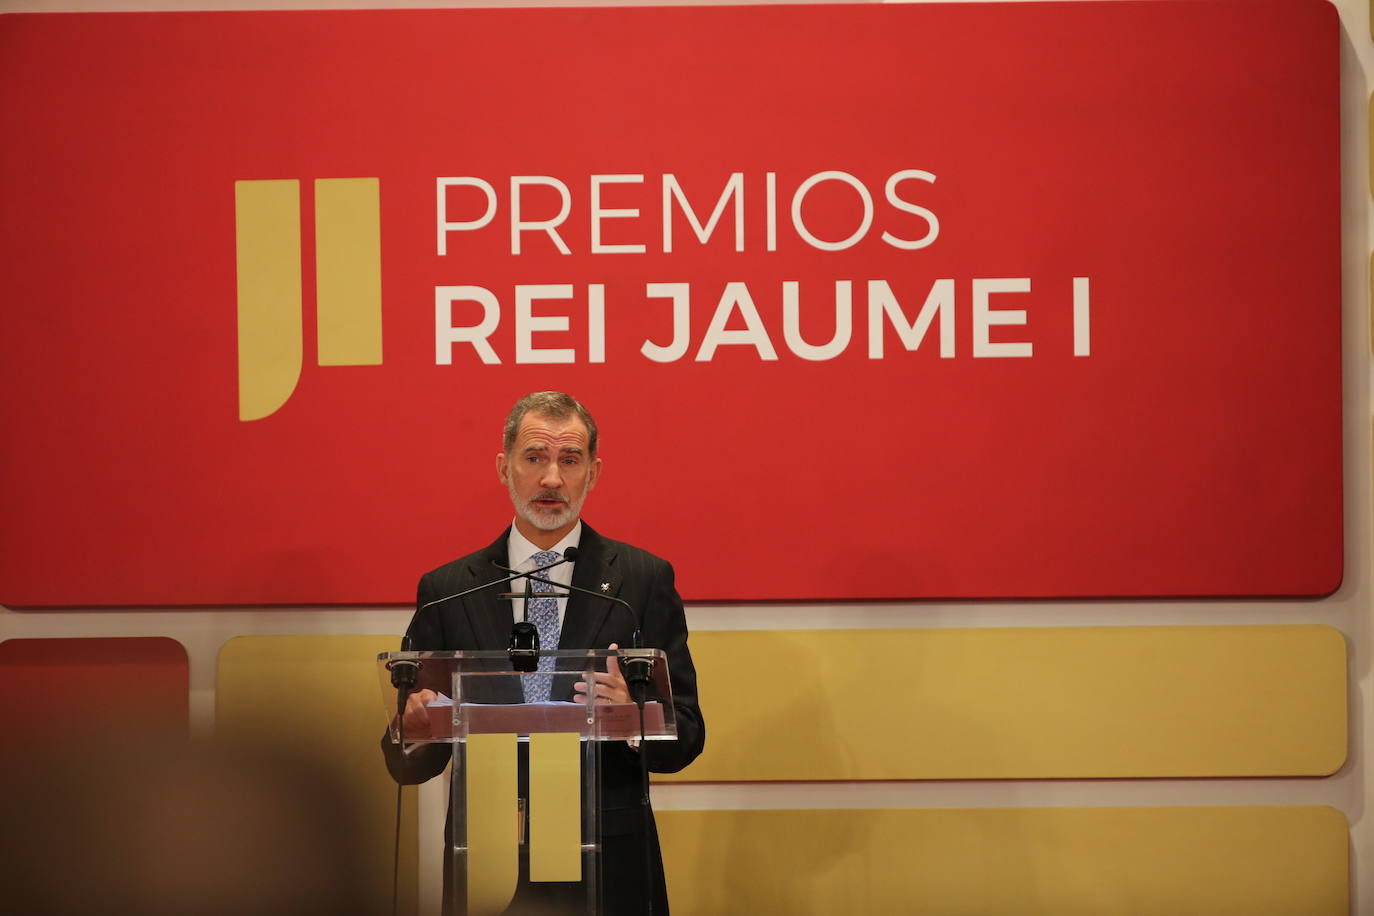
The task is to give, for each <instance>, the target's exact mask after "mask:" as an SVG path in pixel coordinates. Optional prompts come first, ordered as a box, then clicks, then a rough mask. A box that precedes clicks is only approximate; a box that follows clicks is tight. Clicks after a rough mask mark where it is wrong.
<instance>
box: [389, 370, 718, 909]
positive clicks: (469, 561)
mask: <svg viewBox="0 0 1374 916" xmlns="http://www.w3.org/2000/svg"><path fill="white" fill-rule="evenodd" d="M596 449H597V427H596V421H595V420H593V419H592V416H591V414H590V413H589V412H588V411H587V410H586V408H584V407H583V406H582V405H581V404H579V403H578V402H577V401H576V400H574V399H573V398H571V397H569V396H568V395H566V394H562V393H560V392H537V393H535V394H530V395H526V396H525V397H524V398H521V399H520V401H518V402H517V403H516V405H515V407H514V408H513V409H512V410H511V412H510V415H509V416H508V417H507V420H506V426H505V432H504V436H503V441H502V450H501V452H500V454H498V455H497V456H496V472H497V477H498V478H499V480H500V481H501V483H503V484H504V485H505V486H506V487H507V489H508V490H509V492H510V496H511V501H512V503H513V504H514V507H515V521H514V524H513V525H512V527H510V528H508V529H507V530H506V531H505V532H504V533H503V534H502V535H501V536H500V537H499V538H497V539H496V540H495V541H494V542H493V543H491V544H490V545H489V546H487V547H486V548H485V549H483V550H480V551H477V552H476V553H473V554H469V555H468V556H466V557H463V558H461V559H458V560H455V561H453V562H452V563H448V564H446V565H444V566H441V567H439V568H438V569H436V570H433V571H432V572H429V573H426V574H425V575H424V576H423V577H422V578H421V579H420V586H419V591H418V596H417V599H416V603H417V607H418V608H420V610H418V611H417V612H416V615H415V618H414V620H413V621H412V622H411V625H410V630H409V633H408V635H409V636H410V638H411V647H412V648H413V649H416V650H425V649H431V650H454V649H504V648H506V646H507V644H508V642H509V637H510V632H511V627H512V624H513V622H514V619H515V610H514V609H513V608H512V602H510V601H506V600H502V599H500V598H499V597H498V595H499V593H500V591H501V587H500V586H494V587H492V588H487V589H483V590H481V591H478V592H475V593H474V594H472V595H469V596H466V597H464V598H458V599H454V600H451V601H441V600H439V599H443V598H444V597H445V596H447V595H454V594H457V593H459V592H462V591H465V590H467V589H470V588H473V587H474V586H478V585H482V584H484V583H489V582H496V581H497V580H499V579H501V578H502V577H504V576H505V575H506V573H504V572H502V571H501V570H500V569H499V568H498V565H499V566H508V567H511V568H513V569H519V570H521V571H529V570H532V569H534V568H536V567H537V566H542V565H546V562H547V560H545V561H542V562H540V561H536V557H537V556H546V554H541V552H546V551H552V552H554V553H557V554H560V555H561V554H562V553H563V552H564V551H565V550H566V548H567V547H569V546H572V547H576V548H577V558H576V562H575V563H572V564H565V565H563V566H559V567H555V568H554V569H552V570H549V571H548V573H545V574H544V575H545V576H546V577H548V578H551V579H554V580H555V581H561V582H562V583H563V584H567V583H568V581H569V577H570V579H571V584H572V585H574V586H577V587H580V588H584V589H588V590H591V591H593V592H596V593H598V594H605V595H607V596H610V597H616V598H620V599H622V600H624V601H626V602H627V603H628V604H629V605H630V606H631V607H632V608H634V609H635V613H637V614H638V615H639V616H640V619H641V630H642V642H643V645H645V646H648V647H650V648H655V649H663V650H664V651H665V652H666V653H667V656H668V667H669V673H670V677H671V686H672V694H673V707H674V711H675V714H676V719H677V730H678V737H677V740H675V741H649V742H645V743H644V745H643V747H635V746H632V745H633V744H634V742H615V743H607V744H606V746H604V747H603V748H602V757H601V786H600V804H601V818H600V820H601V834H602V875H601V888H602V900H603V904H604V907H603V911H604V912H606V913H612V914H621V913H625V914H629V913H635V914H638V913H644V912H646V911H647V904H648V902H649V900H650V899H651V898H652V900H653V912H654V913H655V914H666V913H667V912H668V900H667V890H666V887H665V883H664V878H663V863H662V858H661V855H660V853H659V845H658V835H657V832H656V830H655V828H654V824H653V816H652V812H649V814H648V817H647V818H646V817H645V809H644V805H643V802H642V799H643V790H642V788H641V776H640V766H641V760H640V756H641V755H643V756H644V758H645V760H646V761H647V763H648V768H649V769H650V770H651V771H654V772H665V773H672V772H676V771H678V770H680V769H682V768H683V767H685V766H686V765H687V764H689V763H691V762H692V761H693V760H694V759H696V757H697V755H698V754H700V753H701V749H702V746H703V744H704V743H705V740H706V730H705V725H704V723H703V721H702V717H701V711H700V709H699V708H698V706H697V690H696V670H695V668H694V667H693V665H692V656H691V653H690V652H689V651H688V648H687V624H686V619H685V616H684V613H683V608H682V599H681V598H680V597H679V596H678V593H677V589H676V588H675V586H674V583H673V568H672V566H671V565H669V564H668V563H667V562H666V561H664V560H661V559H659V558H658V557H656V556H654V555H653V554H650V553H648V552H646V551H643V550H640V549H639V548H637V547H632V546H630V545H629V544H624V543H621V542H619V541H613V540H611V539H609V538H605V537H602V536H601V535H600V534H598V533H596V532H595V531H593V530H592V529H591V528H590V527H589V526H588V525H586V524H584V523H583V522H582V521H581V510H582V505H583V502H584V500H585V499H586V497H587V494H588V493H590V492H591V490H592V488H593V487H594V486H595V485H596V481H597V478H598V477H599V476H600V474H601V459H600V458H599V457H598V456H597V453H596ZM569 567H571V568H569ZM435 601H438V603H436V604H433V605H432V606H430V607H427V608H426V607H425V605H426V604H429V603H430V602H435ZM549 603H550V604H551V603H552V602H549ZM558 603H559V604H560V605H563V606H562V607H560V608H559V623H558V636H557V643H556V645H557V648H560V649H593V648H595V649H601V648H616V647H617V646H626V645H628V644H629V642H630V637H631V633H632V631H633V629H634V625H635V621H634V619H633V618H632V616H631V614H630V613H629V612H627V611H626V610H625V609H624V607H623V606H620V605H616V604H614V603H613V602H610V601H602V600H599V599H598V598H596V597H590V596H587V595H585V594H581V593H577V592H574V593H573V594H572V595H571V597H569V598H567V599H566V600H561V599H560V601H559V602H558ZM516 604H517V605H518V602H516ZM541 638H542V642H543V647H544V648H546V649H547V648H550V646H549V644H548V643H549V640H548V639H547V637H546V636H545V635H544V634H541ZM572 680H573V678H572V677H568V676H565V677H559V678H554V679H553V685H552V693H551V696H550V699H553V700H564V699H568V700H570V699H577V700H584V699H585V695H586V692H587V691H588V690H590V691H591V692H592V693H593V694H594V695H595V698H596V702H598V703H627V702H630V694H629V690H628V688H627V686H626V683H625V680H624V678H623V677H622V676H621V673H620V671H619V668H618V666H616V665H611V666H610V670H608V671H605V672H598V673H597V675H596V677H595V682H594V683H592V684H586V683H584V682H582V681H581V680H580V679H579V680H578V681H577V683H575V684H573V683H571V681H572ZM434 698H435V694H434V692H433V691H432V690H429V689H421V690H418V691H417V692H416V693H415V694H413V695H412V696H411V697H410V700H409V703H408V705H407V707H406V712H405V728H406V732H407V734H409V735H423V734H427V729H428V714H427V712H426V709H425V705H426V704H427V703H428V702H430V701H432V700H433V699H434ZM382 746H383V751H384V753H385V755H386V760H387V766H388V768H389V769H390V771H391V773H392V775H393V776H394V777H395V778H396V779H397V780H398V781H400V782H402V783H418V782H424V781H425V780H427V779H430V778H432V777H434V776H436V775H438V774H439V773H440V772H442V771H443V769H444V766H445V764H446V763H447V762H448V760H449V753H448V746H447V745H443V744H435V745H428V746H425V747H421V748H419V749H418V750H416V751H415V752H414V753H409V754H406V753H402V752H401V750H400V749H399V748H398V747H397V746H396V745H395V744H393V743H392V742H391V741H390V740H389V738H385V739H383V743H382ZM523 781H524V780H523V774H522V783H523ZM646 825H647V831H646ZM646 847H647V852H648V861H649V869H648V871H649V875H648V876H647V878H648V882H649V886H646V883H645V882H646V875H645V852H646ZM446 863H447V857H446ZM522 871H523V867H522ZM445 877H446V885H451V882H450V881H449V876H448V875H447V868H446V876H445ZM449 889H450V891H451V890H452V888H451V886H450V888H449ZM545 890H549V889H545ZM526 893H527V894H528V893H529V892H528V891H526ZM516 902H517V904H519V903H520V902H521V898H519V897H517V901H516ZM564 904H566V905H567V906H568V907H569V908H572V909H576V908H577V907H578V906H579V904H580V905H581V906H582V907H585V902H583V901H581V900H580V899H579V898H578V897H577V896H576V895H575V894H568V895H566V896H565V897H563V898H562V899H561V900H560V898H559V895H558V893H557V891H556V890H552V891H551V893H550V894H546V895H544V897H543V899H542V900H541V901H539V902H536V903H535V906H536V907H537V908H539V909H540V910H541V911H545V910H548V909H549V907H550V905H553V906H555V907H559V906H563V905H564Z"/></svg>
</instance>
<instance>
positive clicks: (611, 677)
mask: <svg viewBox="0 0 1374 916" xmlns="http://www.w3.org/2000/svg"><path fill="white" fill-rule="evenodd" d="M608 648H609V649H610V650H611V651H612V652H614V651H615V650H616V649H618V648H619V646H617V645H616V644H615V643H611V644H610V646H609V647H608ZM593 696H594V698H595V702H597V703H629V702H630V688H629V687H628V686H627V685H626V683H625V678H623V677H621V675H620V659H619V658H618V657H616V656H614V655H611V656H609V657H607V659H606V672H605V673H604V674H603V673H601V672H600V671H598V672H596V673H595V692H594V694H593ZM573 700H574V701H575V702H578V703H585V702H587V682H586V681H578V682H577V683H576V684H574V685H573Z"/></svg>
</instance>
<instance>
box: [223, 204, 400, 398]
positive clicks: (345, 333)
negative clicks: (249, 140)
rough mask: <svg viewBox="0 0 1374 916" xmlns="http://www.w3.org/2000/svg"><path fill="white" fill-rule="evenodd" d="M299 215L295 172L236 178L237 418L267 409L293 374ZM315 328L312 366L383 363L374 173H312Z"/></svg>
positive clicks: (298, 333) (296, 376)
mask: <svg viewBox="0 0 1374 916" xmlns="http://www.w3.org/2000/svg"><path fill="white" fill-rule="evenodd" d="M300 222H301V189H300V182H299V181H297V180H295V179H286V180H278V181H236V182H234V229H235V235H234V240H235V250H236V253H237V278H238V372H239V419H240V420H245V421H246V420H260V419H262V418H263V417H267V416H270V415H272V414H273V413H275V412H276V411H277V410H278V409H279V408H280V407H281V406H282V405H283V404H285V403H286V401H287V399H288V398H290V397H291V393H292V392H293V391H295V390H296V383H297V381H299V380H300V375H301V362H302V342H301V339H302V325H303V318H302V304H301V225H300ZM315 327H316V357H317V362H318V364H319V365H321V366H379V365H381V363H382V251H381V196H380V182H379V181H378V179H376V178H319V179H316V180H315Z"/></svg>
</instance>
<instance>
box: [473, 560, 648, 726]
mask: <svg viewBox="0 0 1374 916" xmlns="http://www.w3.org/2000/svg"><path fill="white" fill-rule="evenodd" d="M576 550H577V548H575V547H569V548H568V550H567V552H565V553H564V555H563V556H564V560H568V559H569V557H568V554H569V553H571V554H572V557H571V559H576V558H577V553H576ZM491 565H493V566H495V567H496V568H497V569H500V570H502V571H504V572H508V573H512V574H513V575H512V577H511V578H518V577H520V576H524V577H525V600H526V601H528V600H529V594H530V590H531V588H532V586H531V585H530V583H531V582H542V583H543V584H545V585H551V586H553V587H554V588H566V589H567V590H568V592H569V593H571V592H578V593H579V594H583V595H591V596H592V597H593V598H603V599H605V600H606V601H609V602H611V603H612V604H616V605H619V606H620V607H623V608H624V609H625V611H626V613H628V614H629V615H630V624H631V626H632V630H631V631H630V648H631V649H643V648H644V646H643V645H642V636H641V634H640V628H639V615H638V614H636V613H635V609H634V607H633V606H632V605H631V604H630V602H628V601H626V600H625V599H624V598H617V597H616V596H614V595H607V594H605V593H604V592H594V591H592V590H591V589H589V588H582V587H580V586H577V585H564V584H562V583H561V582H554V581H552V580H549V579H545V578H543V577H541V576H539V575H537V573H540V572H542V571H543V570H542V569H536V570H534V571H533V572H528V573H518V572H516V571H515V570H513V569H511V568H510V567H508V566H502V565H501V564H500V563H497V562H496V561H495V560H492V562H491ZM557 565H558V563H551V564H549V566H557ZM548 568H549V567H547V566H546V567H544V569H548ZM505 597H510V598H515V597H519V596H517V595H508V596H505ZM552 597H555V598H566V597H568V595H567V594H562V595H559V594H554V595H553V596H552ZM516 626H517V627H519V626H520V624H516ZM530 628H531V629H533V626H531V627H530ZM511 638H512V640H514V633H512V634H511ZM535 640H536V645H537V641H538V636H537V635H536V636H535ZM620 667H621V670H622V671H623V673H624V675H625V683H626V684H627V685H628V686H629V687H630V695H631V696H632V697H634V698H635V702H637V703H643V702H644V699H643V697H644V693H645V690H646V688H647V687H648V685H649V682H650V681H652V680H653V675H654V660H653V659H652V658H650V657H647V656H637V655H630V656H624V655H622V656H621V658H620ZM518 670H530V671H533V670H534V669H533V668H530V669H518ZM636 688H638V689H637V690H636Z"/></svg>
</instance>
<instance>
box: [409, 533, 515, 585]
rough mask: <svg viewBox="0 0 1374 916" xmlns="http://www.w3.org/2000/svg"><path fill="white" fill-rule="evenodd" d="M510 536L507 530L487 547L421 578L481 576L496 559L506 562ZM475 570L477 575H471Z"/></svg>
mask: <svg viewBox="0 0 1374 916" xmlns="http://www.w3.org/2000/svg"><path fill="white" fill-rule="evenodd" d="M509 534H510V529H509V528H507V529H506V530H505V531H502V532H501V535H500V536H499V537H498V538H497V539H496V540H494V541H492V542H491V543H490V544H488V545H487V546H485V547H483V548H482V549H480V550H474V551H473V552H472V553H469V554H465V555H463V556H461V557H459V558H458V559H456V560H449V561H448V562H447V563H444V564H443V565H441V566H436V567H434V568H433V569H431V570H430V571H429V572H427V573H425V574H424V575H423V576H421V577H420V578H421V579H422V580H423V579H435V580H439V581H451V580H453V579H456V578H460V577H464V576H467V575H480V571H481V570H483V569H486V568H488V567H490V566H491V563H490V562H489V561H490V560H491V559H492V558H495V559H496V560H497V561H498V562H501V563H504V562H506V538H507V537H508V536H509ZM469 570H475V571H477V572H475V573H469Z"/></svg>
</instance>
